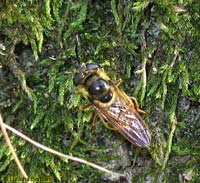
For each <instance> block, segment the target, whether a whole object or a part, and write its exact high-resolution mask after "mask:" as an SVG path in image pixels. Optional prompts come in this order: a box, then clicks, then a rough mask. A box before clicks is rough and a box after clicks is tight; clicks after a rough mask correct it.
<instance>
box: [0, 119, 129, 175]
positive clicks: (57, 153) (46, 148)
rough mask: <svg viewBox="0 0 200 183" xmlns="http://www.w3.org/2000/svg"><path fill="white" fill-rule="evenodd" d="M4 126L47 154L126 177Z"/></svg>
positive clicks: (5, 125)
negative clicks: (49, 146)
mask: <svg viewBox="0 0 200 183" xmlns="http://www.w3.org/2000/svg"><path fill="white" fill-rule="evenodd" d="M3 126H4V127H5V128H7V129H8V130H10V131H12V132H13V133H14V134H16V135H18V136H20V137H21V138H23V139H24V140H26V141H28V142H29V143H31V144H33V145H34V146H36V147H38V148H40V149H42V150H44V151H47V152H49V153H52V154H55V155H57V156H59V157H62V158H66V159H70V160H73V161H76V162H79V163H84V164H86V165H89V166H91V167H93V168H95V169H97V170H100V171H103V172H106V173H109V174H111V175H113V176H117V177H125V175H124V174H120V173H116V172H112V171H110V170H108V169H106V168H104V167H101V166H99V165H96V164H94V163H91V162H89V161H86V160H84V159H81V158H78V157H74V156H69V155H65V154H63V153H60V152H58V151H56V150H53V149H51V148H48V147H46V146H44V145H42V144H40V143H38V142H36V141H34V140H32V139H30V138H29V137H27V136H26V135H24V134H23V133H21V132H19V131H17V130H16V129H14V128H12V127H10V126H9V125H7V124H5V123H4V124H3Z"/></svg>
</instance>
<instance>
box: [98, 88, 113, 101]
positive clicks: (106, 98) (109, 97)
mask: <svg viewBox="0 0 200 183" xmlns="http://www.w3.org/2000/svg"><path fill="white" fill-rule="evenodd" d="M112 96H113V94H112V92H111V91H109V92H108V93H107V94H106V95H104V96H103V97H101V98H100V101H101V102H103V103H106V102H109V101H110V100H111V99H112Z"/></svg>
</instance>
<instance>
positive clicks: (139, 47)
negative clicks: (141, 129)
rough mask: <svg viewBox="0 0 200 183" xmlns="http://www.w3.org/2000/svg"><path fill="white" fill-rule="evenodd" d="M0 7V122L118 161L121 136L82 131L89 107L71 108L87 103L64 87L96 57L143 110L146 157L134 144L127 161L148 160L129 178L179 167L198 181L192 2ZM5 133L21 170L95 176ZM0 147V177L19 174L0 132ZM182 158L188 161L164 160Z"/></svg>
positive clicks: (199, 11)
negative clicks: (0, 117) (148, 137)
mask: <svg viewBox="0 0 200 183" xmlns="http://www.w3.org/2000/svg"><path fill="white" fill-rule="evenodd" d="M0 8H1V12H0V30H1V31H0V41H1V42H0V57H1V58H0V76H1V77H0V88H1V89H0V97H1V98H0V110H1V113H2V115H3V117H4V120H5V122H6V123H8V124H10V125H11V126H13V127H15V128H17V129H19V130H20V131H23V132H24V133H25V134H27V135H28V136H29V137H31V138H33V139H34V140H36V141H38V142H41V143H43V144H45V145H47V146H49V147H52V148H54V149H56V150H58V151H61V152H64V153H66V154H72V155H75V156H80V157H82V158H85V159H87V160H90V161H93V162H96V163H98V164H101V165H104V166H105V164H106V165H108V164H110V162H109V160H116V159H120V158H119V157H118V155H119V154H117V153H118V152H113V149H115V148H117V145H119V144H125V141H123V138H120V136H118V135H116V133H115V132H113V131H110V130H108V129H105V128H104V126H103V125H102V124H98V125H97V127H96V129H94V130H93V131H91V128H92V117H93V112H92V110H91V109H88V110H86V111H84V112H83V111H79V109H78V107H79V106H80V105H84V104H86V103H87V101H85V100H84V99H82V98H81V96H79V95H75V94H74V91H75V90H76V89H75V88H74V86H73V82H72V80H73V79H72V78H73V75H74V71H75V70H76V68H77V65H78V64H79V63H81V62H88V61H93V62H97V63H99V64H101V65H102V66H103V67H104V68H105V71H106V72H107V73H108V75H109V76H110V77H111V78H112V79H113V80H116V79H118V78H122V79H123V83H122V86H120V88H123V90H124V91H125V92H126V93H127V94H128V95H130V96H132V95H133V94H134V96H135V97H136V98H137V99H138V101H139V102H140V104H141V107H142V108H143V109H144V110H145V111H147V113H148V115H147V116H146V117H145V116H143V117H144V118H145V121H146V123H147V124H148V126H149V127H150V129H151V132H152V144H151V146H150V147H149V148H148V150H147V151H148V154H150V155H151V157H152V158H150V156H148V155H147V156H143V153H144V152H146V150H144V149H143V150H141V151H139V152H140V153H138V151H137V150H136V151H134V150H135V148H134V150H133V157H137V158H134V162H137V161H138V157H139V158H143V159H144V161H148V162H150V163H149V164H150V165H149V166H148V167H146V169H145V168H144V170H143V171H142V172H139V173H138V174H137V173H136V175H133V178H134V179H133V181H137V180H138V181H140V182H142V181H144V180H145V178H146V177H151V178H152V180H153V181H155V182H156V181H157V180H162V181H163V182H176V181H178V179H177V177H182V178H183V179H184V175H185V174H187V173H188V174H190V175H191V174H192V175H193V174H194V175H193V176H192V179H191V182H198V181H199V178H198V177H199V172H200V170H199V167H198V166H197V165H198V163H199V148H198V139H199V126H198V120H199V116H198V113H199V109H198V105H199V98H200V67H198V66H199V64H200V63H199V54H200V48H199V46H198V45H199V43H200V41H199V37H200V31H199V30H200V24H199V22H200V21H199V17H200V16H199V15H200V3H199V2H197V1H193V0H191V1H188V2H183V1H178V2H177V1H170V2H168V1H160V0H155V1H148V2H146V1H145V2H140V1H134V2H132V1H130V2H129V1H122V0H119V1H117V0H111V1H105V2H102V1H73V2H72V1H68V2H64V1H45V2H40V1H36V0H34V1H33V0H32V1H27V2H25V1H16V2H15V3H13V2H12V1H4V2H3V3H2V4H1V5H0ZM20 45H21V46H23V47H24V45H26V46H30V47H31V49H32V52H33V55H34V58H35V60H37V62H36V61H35V60H29V57H30V55H29V56H28V57H27V58H26V59H23V54H22V53H26V49H29V48H28V47H25V49H24V50H23V52H22V51H19V48H20V49H21V47H20ZM54 56H55V59H54V58H52V57H54ZM49 57H51V59H50V58H49ZM30 65H31V66H30ZM140 69H143V70H140ZM138 70H140V71H141V72H138ZM182 98H184V99H185V100H186V101H188V102H189V104H190V105H189V108H188V109H186V107H185V105H183V104H181V101H182ZM194 114H195V115H194ZM193 115H194V116H196V117H194V116H193ZM187 116H189V117H188V118H187ZM99 139H100V140H99ZM108 139H114V142H113V143H111V142H112V140H108ZM11 140H12V142H13V145H14V147H15V148H16V151H17V154H18V155H19V158H20V160H21V161H22V164H23V165H24V168H25V170H26V171H27V173H28V174H29V175H30V176H31V177H42V176H44V175H45V176H46V175H47V176H51V177H52V178H53V179H55V180H56V181H60V182H63V181H66V182H67V181H68V182H81V181H82V182H84V181H85V182H102V181H103V180H102V177H101V176H102V173H101V172H97V171H96V170H93V169H92V168H90V167H88V166H86V165H82V164H79V163H74V162H71V161H67V162H66V161H63V160H62V159H59V158H57V157H54V156H52V155H50V154H47V153H46V152H43V151H40V150H38V149H36V148H35V147H32V146H31V145H28V144H27V143H24V142H23V141H22V140H20V139H19V138H18V137H15V136H12V137H11ZM108 142H110V143H108ZM0 144H1V148H0V149H1V150H0V160H1V162H4V163H3V164H2V166H1V168H0V175H2V176H1V177H2V178H6V177H8V176H10V175H16V176H18V177H19V176H20V175H19V173H18V172H16V166H15V164H14V163H13V161H12V156H11V154H10V152H9V151H8V149H7V148H6V146H5V144H4V141H3V139H1V143H0ZM116 144H117V145H116ZM119 146H120V145H119ZM128 146H130V144H128ZM120 147H121V146H120ZM27 149H30V150H29V151H27ZM128 151H131V149H130V148H129V147H128ZM182 156H189V157H190V158H189V159H187V161H185V162H182V161H181V163H180V164H179V165H176V164H175V163H174V164H173V160H174V159H176V158H181V157H182ZM32 157H33V158H34V161H33V158H32ZM136 164H137V163H136ZM172 165H173V166H172ZM124 167H125V168H124V169H126V168H127V166H126V165H124ZM136 168H137V166H136ZM127 169H129V168H127ZM38 170H40V171H38ZM137 170H138V169H137ZM134 172H137V171H134ZM169 175H170V176H169ZM161 177H162V179H161Z"/></svg>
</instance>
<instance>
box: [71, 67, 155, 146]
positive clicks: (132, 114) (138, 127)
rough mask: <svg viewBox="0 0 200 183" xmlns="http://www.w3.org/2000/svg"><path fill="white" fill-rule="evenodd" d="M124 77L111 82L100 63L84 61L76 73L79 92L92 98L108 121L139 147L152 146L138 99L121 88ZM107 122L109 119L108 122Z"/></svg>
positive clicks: (98, 113) (91, 100) (96, 107)
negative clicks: (85, 62) (140, 113)
mask: <svg viewBox="0 0 200 183" xmlns="http://www.w3.org/2000/svg"><path fill="white" fill-rule="evenodd" d="M121 82H122V80H118V81H116V82H113V81H111V79H110V78H109V76H108V75H107V74H106V73H105V71H104V69H103V68H102V67H101V66H100V65H98V64H96V63H87V64H82V65H81V68H80V70H79V71H78V72H76V73H75V75H74V78H73V83H74V85H75V86H78V87H79V89H80V91H79V93H80V94H82V95H83V97H84V98H86V99H87V100H89V102H90V103H89V104H88V105H87V107H89V106H92V107H93V108H94V110H95V112H96V113H97V115H98V116H99V117H100V119H101V120H103V121H104V119H105V120H106V121H107V124H108V125H109V126H112V128H114V129H115V130H117V131H118V132H119V133H120V134H121V135H122V136H124V137H125V138H126V139H127V140H128V141H130V142H131V143H132V144H134V145H136V146H139V147H148V146H149V145H150V142H151V135H150V132H149V129H148V128H147V126H146V125H145V123H144V121H143V119H142V118H141V117H140V115H139V112H143V111H142V110H141V109H139V105H138V103H137V101H136V100H135V99H134V100H133V101H134V102H135V103H133V102H132V100H131V97H129V96H127V95H126V94H125V92H123V91H122V90H120V89H119V87H118V86H119V85H120V83H121ZM104 123H105V121H104Z"/></svg>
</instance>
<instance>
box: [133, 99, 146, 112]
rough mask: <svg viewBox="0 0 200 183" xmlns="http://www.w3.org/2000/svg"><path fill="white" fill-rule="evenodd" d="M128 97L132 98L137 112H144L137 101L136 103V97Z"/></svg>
mask: <svg viewBox="0 0 200 183" xmlns="http://www.w3.org/2000/svg"><path fill="white" fill-rule="evenodd" d="M130 98H131V99H132V100H133V102H134V105H135V109H136V111H137V112H139V113H143V114H146V112H145V111H143V110H142V109H140V106H139V103H138V101H137V99H136V98H135V97H130Z"/></svg>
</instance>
